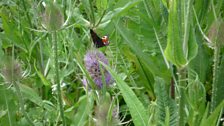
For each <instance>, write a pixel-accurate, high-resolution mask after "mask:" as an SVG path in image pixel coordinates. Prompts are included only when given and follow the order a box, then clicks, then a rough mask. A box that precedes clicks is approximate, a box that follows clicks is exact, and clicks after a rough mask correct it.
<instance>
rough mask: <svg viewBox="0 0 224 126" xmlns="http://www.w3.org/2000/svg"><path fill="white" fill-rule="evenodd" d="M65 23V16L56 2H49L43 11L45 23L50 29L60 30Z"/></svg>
mask: <svg viewBox="0 0 224 126" xmlns="http://www.w3.org/2000/svg"><path fill="white" fill-rule="evenodd" d="M63 23H64V16H63V14H62V13H61V11H60V9H59V8H58V7H57V6H56V4H55V3H49V5H47V6H46V8H45V12H44V13H43V25H44V27H46V29H47V30H48V31H56V30H59V29H60V28H61V27H62V25H63Z"/></svg>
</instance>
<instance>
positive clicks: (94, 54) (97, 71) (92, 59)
mask: <svg viewBox="0 0 224 126" xmlns="http://www.w3.org/2000/svg"><path fill="white" fill-rule="evenodd" d="M99 61H101V62H103V63H104V64H106V65H108V60H107V58H106V57H105V55H104V54H103V53H102V52H100V51H98V50H90V51H88V52H87V53H86V55H85V57H84V63H85V67H86V69H87V71H88V72H89V74H90V77H91V78H92V79H93V81H94V82H95V84H96V85H97V87H98V88H102V87H103V81H104V80H103V76H104V79H105V81H106V84H107V85H109V84H110V83H111V75H110V73H109V72H108V71H107V70H106V69H105V68H104V67H103V66H102V65H101V66H100V63H99ZM83 82H85V83H84V85H87V84H86V82H87V81H85V80H84V81H83Z"/></svg>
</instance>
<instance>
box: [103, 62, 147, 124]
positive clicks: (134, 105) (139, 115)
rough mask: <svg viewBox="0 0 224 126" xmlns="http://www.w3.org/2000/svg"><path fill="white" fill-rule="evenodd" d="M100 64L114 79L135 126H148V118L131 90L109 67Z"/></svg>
mask: <svg viewBox="0 0 224 126" xmlns="http://www.w3.org/2000/svg"><path fill="white" fill-rule="evenodd" d="M101 64H102V65H103V66H104V67H106V69H107V70H108V71H109V72H110V73H111V75H112V76H113V78H114V79H115V81H116V84H117V86H118V88H119V89H120V91H121V94H122V96H123V98H124V100H125V102H126V104H127V106H128V108H129V111H130V113H131V116H132V119H133V122H134V124H135V126H148V119H149V116H148V115H147V113H146V109H145V108H144V106H143V104H142V103H141V102H140V101H139V99H138V98H137V96H136V95H135V93H134V92H133V91H132V89H131V88H130V87H129V86H128V85H127V83H125V82H124V81H123V80H122V79H121V78H120V76H118V74H117V73H115V72H114V71H113V70H112V69H111V68H110V67H108V66H106V65H105V64H103V63H102V62H101Z"/></svg>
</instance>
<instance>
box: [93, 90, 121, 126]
mask: <svg viewBox="0 0 224 126" xmlns="http://www.w3.org/2000/svg"><path fill="white" fill-rule="evenodd" d="M109 97H110V96H109V94H108V93H107V95H106V97H105V98H104V99H101V100H100V103H99V104H98V105H97V106H96V108H95V116H94V117H95V119H96V121H95V124H96V126H118V125H119V123H120V120H119V115H118V113H119V112H118V108H117V107H116V106H115V105H114V104H113V103H112V101H111V99H110V98H109Z"/></svg>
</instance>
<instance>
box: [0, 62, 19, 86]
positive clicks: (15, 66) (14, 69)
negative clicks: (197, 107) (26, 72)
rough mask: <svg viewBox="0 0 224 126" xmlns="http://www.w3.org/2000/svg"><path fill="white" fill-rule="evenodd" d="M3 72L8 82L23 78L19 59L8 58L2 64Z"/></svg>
mask: <svg viewBox="0 0 224 126" xmlns="http://www.w3.org/2000/svg"><path fill="white" fill-rule="evenodd" d="M1 73H2V75H3V78H4V80H5V82H6V83H12V82H15V81H18V80H20V79H21V78H22V69H21V65H20V64H19V62H18V61H16V60H13V59H10V58H6V59H5V61H4V62H3V64H2V69H1Z"/></svg>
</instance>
